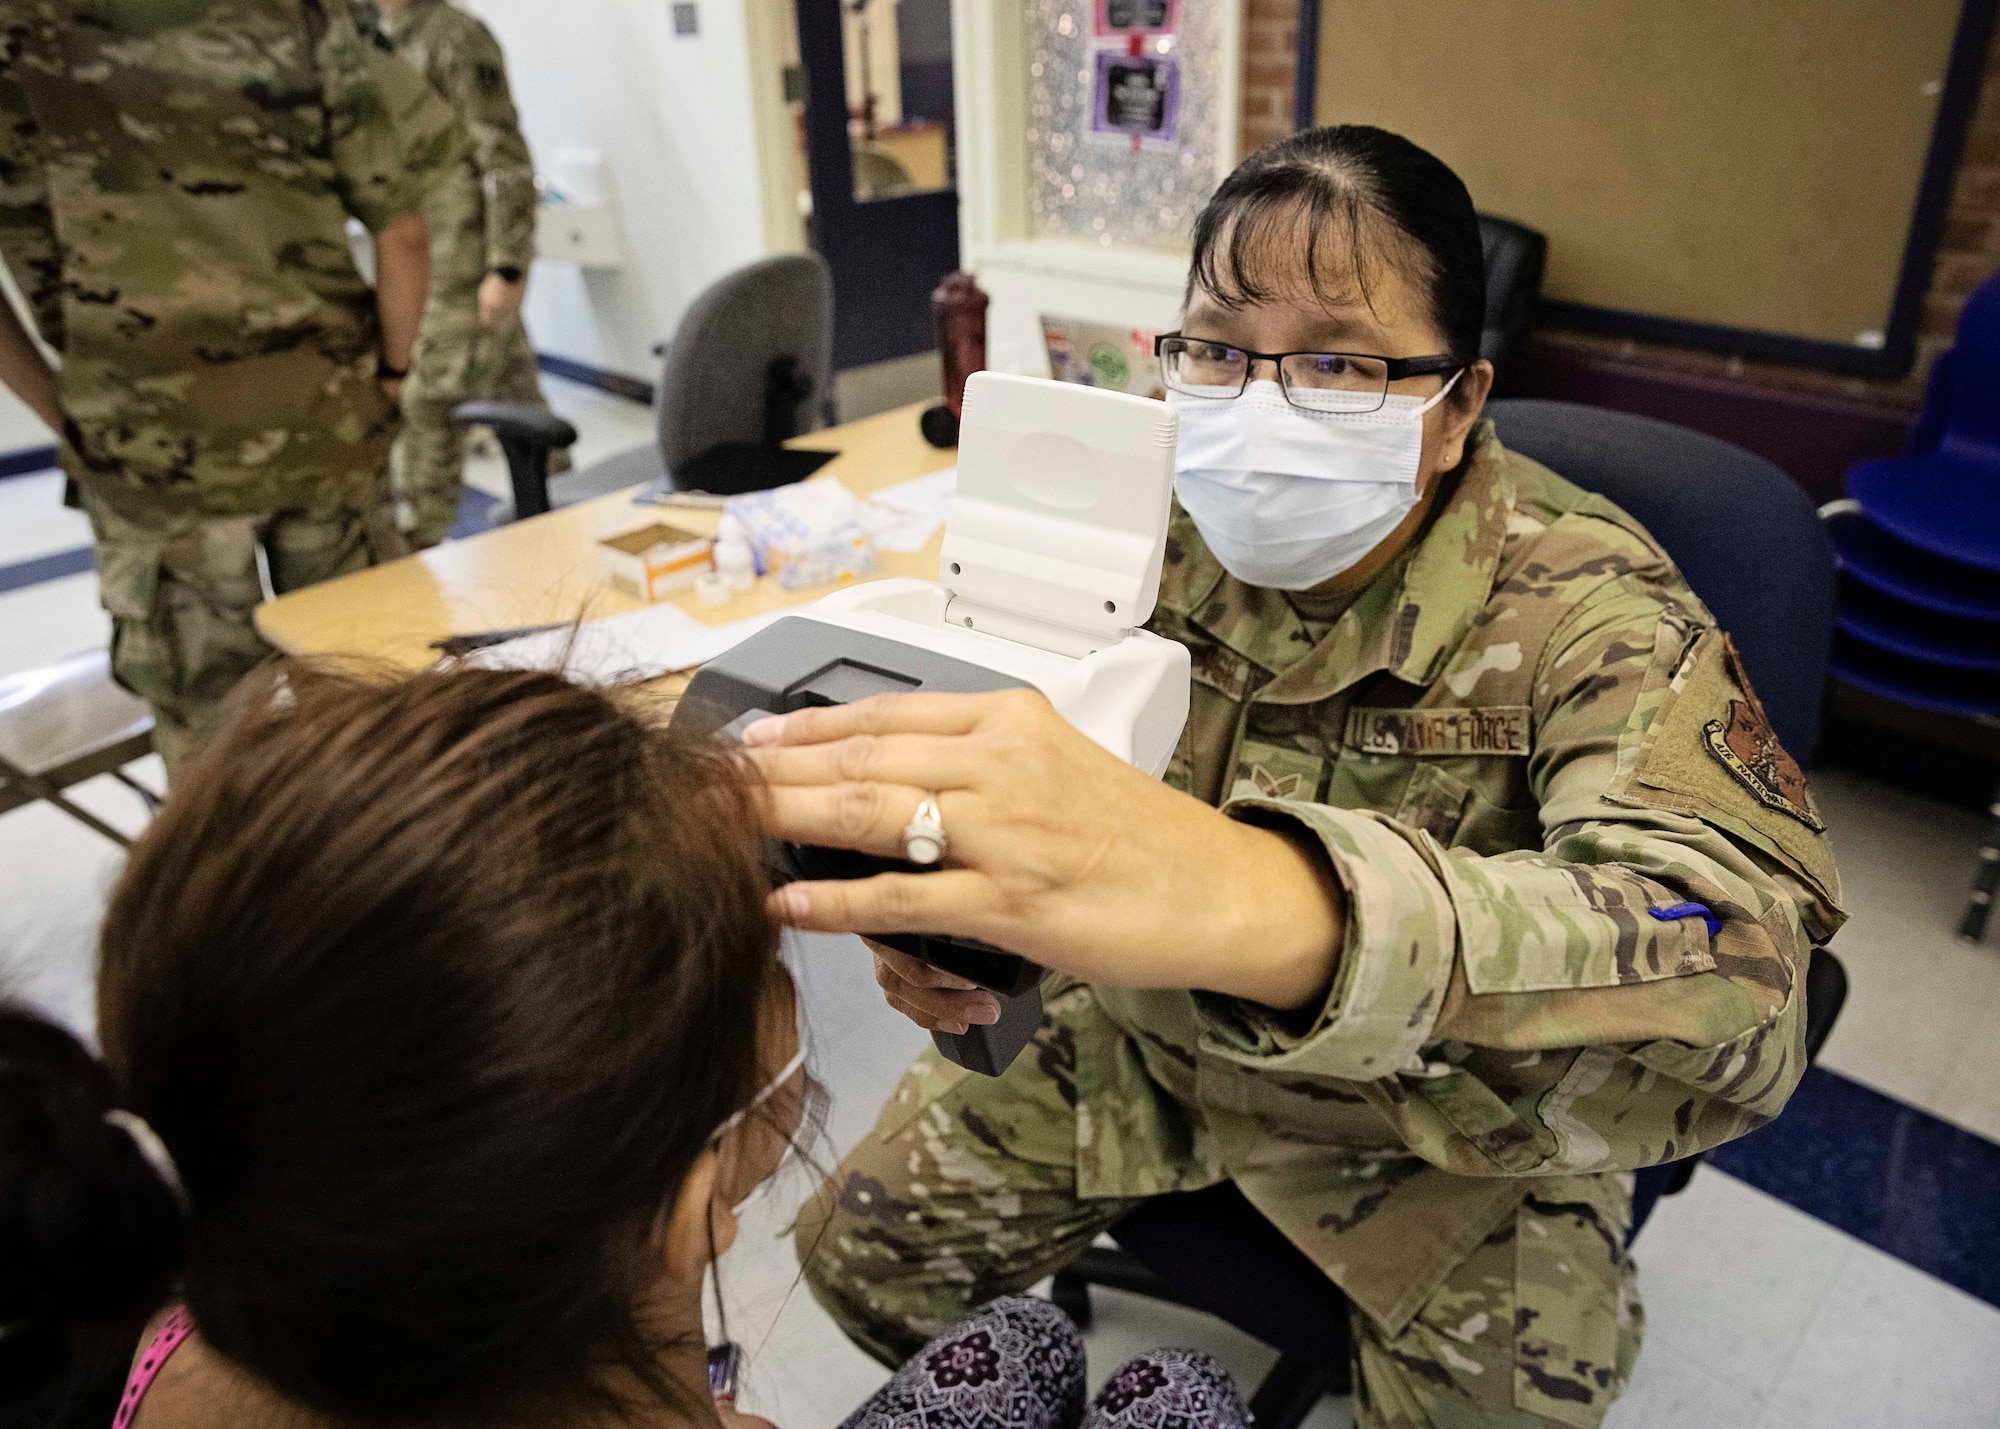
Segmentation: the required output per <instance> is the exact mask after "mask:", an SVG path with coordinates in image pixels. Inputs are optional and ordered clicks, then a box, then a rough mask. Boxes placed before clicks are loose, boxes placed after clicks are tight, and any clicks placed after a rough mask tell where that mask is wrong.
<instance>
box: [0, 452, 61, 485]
mask: <svg viewBox="0 0 2000 1429" xmlns="http://www.w3.org/2000/svg"><path fill="white" fill-rule="evenodd" d="M55 464H56V449H55V448H54V447H22V448H21V449H20V450H19V451H11V452H0V478H4V477H9V476H26V475H28V474H29V473H30V472H36V471H47V470H48V469H49V468H50V467H52V466H54V465H55Z"/></svg>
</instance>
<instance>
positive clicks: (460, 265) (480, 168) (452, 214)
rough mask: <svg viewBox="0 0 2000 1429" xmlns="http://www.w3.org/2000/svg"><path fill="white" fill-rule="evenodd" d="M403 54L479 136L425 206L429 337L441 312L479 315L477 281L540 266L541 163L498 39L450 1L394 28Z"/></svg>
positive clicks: (425, 6)
mask: <svg viewBox="0 0 2000 1429" xmlns="http://www.w3.org/2000/svg"><path fill="white" fill-rule="evenodd" d="M388 33H389V39H390V41H391V42H392V43H393V44H394V45H395V47H396V53H397V54H398V55H399V56H400V57H401V58H402V59H403V60H404V61H405V62H407V63H408V64H409V66H410V67H411V68H412V69H414V70H416V71H417V72H418V73H419V74H421V75H423V77H424V78H425V79H427V80H429V81H430V82H431V85H432V87H434V88H435V89H436V90H437V91H438V93H439V94H441V95H442V96H444V99H445V101H446V102H447V103H449V104H450V105H451V107H452V109H453V110H455V111H456V112H457V114H458V116H459V118H460V120H462V121H463V122H464V124H465V128H466V133H467V134H468V135H469V136H470V137H471V140H472V147H471V150H470V152H469V153H468V154H467V155H466V156H465V158H464V159H463V160H461V161H460V162H459V164H458V165H457V166H456V167H454V168H453V170H452V172H451V173H450V175H449V176H448V177H447V178H446V179H445V181H444V182H443V183H441V184H439V185H438V186H437V188H436V189H435V190H434V191H433V192H432V193H431V196H430V198H429V199H428V200H427V201H426V203H425V204H424V215H425V217H427V218H428V219H429V220H430V225H431V303H432V308H433V310H434V311H433V313H431V314H427V315H426V316H425V319H424V321H425V326H426V328H427V329H428V327H429V326H430V324H431V322H432V321H433V319H434V317H435V310H436V309H438V308H441V307H444V308H452V309H457V310H463V311H464V312H466V313H468V314H471V315H472V316H474V317H476V316H477V314H476V310H475V309H476V302H477V296H478V291H479V281H480V279H482V278H484V277H485V276H486V274H487V273H488V272H490V271H492V270H493V269H495V268H519V269H521V270H522V271H523V272H526V271H527V268H528V265H529V264H530V263H532V262H533V261H534V258H535V202H536V199H535V161H534V159H533V158H532V157H531V156H530V155H529V153H528V141H527V140H526V139H525V138H523V137H522V136H521V121H520V118H519V116H518V115H516V113H515V112H514V100H513V97H512V95H510V94H509V93H508V89H507V62H506V59H505V57H504V56H503V55H502V54H501V53H500V43H499V41H497V40H495V39H494V38H493V32H492V31H491V30H488V29H487V28H486V26H485V25H483V24H481V23H480V22H479V20H478V19H477V17H475V16H472V15H468V14H466V12H465V11H463V10H460V9H458V8H457V7H455V6H453V5H450V4H447V3H446V0H417V3H416V4H414V5H412V6H411V7H410V8H409V9H407V10H405V11H404V12H403V13H402V14H400V15H398V16H396V17H395V18H394V19H393V20H391V21H389V24H388Z"/></svg>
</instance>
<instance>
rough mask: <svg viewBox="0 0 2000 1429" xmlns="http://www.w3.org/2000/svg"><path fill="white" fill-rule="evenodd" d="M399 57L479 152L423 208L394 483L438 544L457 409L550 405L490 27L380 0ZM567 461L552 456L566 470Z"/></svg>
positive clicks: (510, 108)
mask: <svg viewBox="0 0 2000 1429" xmlns="http://www.w3.org/2000/svg"><path fill="white" fill-rule="evenodd" d="M378 3H379V5H380V8H381V11H382V16H383V19H384V20H385V21H386V24H387V29H388V34H389V39H390V41H391V42H392V43H393V44H394V45H395V47H396V53H397V54H398V55H399V56H401V57H402V58H403V59H404V60H405V61H407V62H408V63H409V65H410V67H411V68H412V69H415V70H416V71H417V72H418V73H419V74H421V75H423V76H424V77H425V78H426V79H428V80H429V81H430V82H431V84H432V86H433V87H434V88H435V89H436V90H437V91H438V93H440V94H442V95H443V96H444V97H445V99H446V101H447V102H448V103H449V104H450V105H451V107H452V108H453V109H455V110H456V111H457V112H458V115H459V118H460V119H462V120H463V121H464V122H465V128H466V132H467V133H468V134H469V135H470V136H471V139H472V148H471V151H470V152H469V153H468V154H467V155H466V157H465V159H464V160H463V161H462V162H461V163H460V164H458V165H457V167H455V168H454V169H453V170H452V172H451V174H450V176H449V177H448V178H447V179H446V181H445V182H444V183H442V184H440V185H439V186H438V187H437V189H436V190H435V191H434V192H433V193H432V194H431V197H430V201H429V202H428V203H426V204H425V205H424V213H425V216H426V217H428V218H429V219H430V225H431V299H430V303H429V305H428V306H427V307H426V308H425V309H424V330H423V337H422V339H421V340H420V341H419V342H418V344H417V360H416V368H415V370H414V371H412V372H411V374H410V381H409V385H408V386H407V387H405V388H404V390H403V435H402V437H401V438H400V439H399V440H398V441H397V443H396V461H395V484H396V497H397V502H398V504H399V506H401V507H402V508H403V509H404V511H405V512H406V513H407V514H405V515H404V516H403V521H404V524H405V526H406V529H408V530H409V532H410V536H411V539H412V541H413V542H414V543H415V544H416V545H418V546H434V545H436V544H437V543H438V542H439V541H441V540H443V539H444V534H445V532H446V531H448V530H450V529H451V524H452V522H453V520H455V519H456V518H457V516H458V493H459V486H460V483H461V481H462V480H463V478H464V475H465V433H464V431H463V430H462V429H461V428H459V427H458V426H457V425H455V424H454V423H453V422H452V419H451V412H452V408H454V407H456V406H457V405H458V404H459V403H461V402H469V401H472V400H473V399H475V398H481V397H489V398H498V399H499V400H502V401H507V402H527V403H531V404H532V405H534V406H538V407H541V406H546V405H547V403H546V402H544V401H543V399H542V388H541V383H540V381H539V380H538V378H537V377H536V373H535V353H534V349H533V348H532V347H530V346H529V344H528V334H527V330H526V329H525V328H523V327H522V326H521V300H522V298H523V297H525V296H526V294H527V290H528V287H527V285H528V266H529V264H531V263H532V262H533V261H534V257H535V164H534V160H533V159H532V158H531V157H530V156H529V154H528V141H527V140H526V139H524V138H522V137H521V123H520V120H519V118H518V117H517V116H516V115H515V113H514V101H513V99H512V97H511V96H510V95H509V94H508V91H507V62H506V59H505V57H504V56H503V55H502V54H501V53H500V44H499V42H498V41H497V40H495V39H494V38H493V32H492V31H490V30H488V29H487V28H486V26H485V25H483V24H481V23H480V22H479V20H478V19H477V18H475V17H474V16H471V15H468V14H466V13H465V11H463V10H460V9H458V8H457V7H456V6H454V5H451V4H448V3H446V0H378ZM568 462H569V456H568V453H566V452H557V453H554V454H553V455H552V456H551V465H550V470H552V471H563V470H567V468H568Z"/></svg>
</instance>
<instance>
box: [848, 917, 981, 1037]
mask: <svg viewBox="0 0 2000 1429" xmlns="http://www.w3.org/2000/svg"><path fill="white" fill-rule="evenodd" d="M861 941H862V942H864V943H866V944H867V945H868V951H869V952H871V953H873V954H874V955H875V985H876V986H877V987H879V988H881V989H882V996H883V997H884V998H885V999H886V1000H887V1001H888V1004H889V1006H891V1007H893V1008H895V1009H896V1011H898V1012H900V1013H902V1014H903V1016H905V1017H907V1018H909V1019H910V1021H912V1022H914V1023H916V1024H917V1026H919V1027H921V1028H923V1029H924V1030H925V1031H926V1032H950V1033H954V1034H960V1035H962V1034H963V1033H965V1032H966V1031H967V1029H968V1028H969V1027H970V1026H971V1025H975V1024H976V1025H978V1026H981V1027H990V1026H992V1025H993V1024H994V1023H996V1022H998V1021H999V1020H1000V1001H999V999H998V998H996V997H994V995H993V994H992V993H990V992H987V991H986V990H985V989H984V988H982V987H980V986H979V984H977V983H972V982H967V981H966V980H965V979H964V978H962V977H955V976H953V975H952V974H951V973H948V972H946V971H945V970H944V969H943V968H934V967H932V966H931V965H930V964H929V963H924V962H918V961H917V960H916V959H915V958H913V957H911V956H910V955H909V954H908V953H899V952H897V951H896V950H895V949H894V948H892V947H889V946H888V945H886V944H884V943H878V942H876V941H875V940H874V939H873V938H863V939H862V940H861Z"/></svg>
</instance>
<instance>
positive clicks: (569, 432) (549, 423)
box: [451, 401, 576, 451]
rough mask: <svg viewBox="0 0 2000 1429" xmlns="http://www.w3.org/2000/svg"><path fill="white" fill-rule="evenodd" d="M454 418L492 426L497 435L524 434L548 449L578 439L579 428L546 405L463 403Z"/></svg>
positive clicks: (454, 411) (469, 424)
mask: <svg viewBox="0 0 2000 1429" xmlns="http://www.w3.org/2000/svg"><path fill="white" fill-rule="evenodd" d="M451 419H452V420H453V421H454V422H456V423H458V424H459V425H460V426H462V427H475V426H477V427H491V428H492V429H493V434H494V435H495V436H496V437H510V436H518V437H524V438H526V439H527V440H528V441H530V442H532V443H534V444H535V445H536V446H538V447H541V448H543V449H545V450H548V451H560V450H562V449H563V448H564V447H568V446H572V445H574V444H575V442H576V428H575V427H573V426H571V425H570V424H569V423H568V422H566V421H564V420H563V419H562V418H561V417H558V416H557V415H556V414H555V413H554V412H551V411H549V410H548V409H547V408H546V407H536V406H533V405H531V404H529V403H527V402H484V401H481V402H461V403H459V404H458V405H457V406H456V407H454V408H452V409H451Z"/></svg>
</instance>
